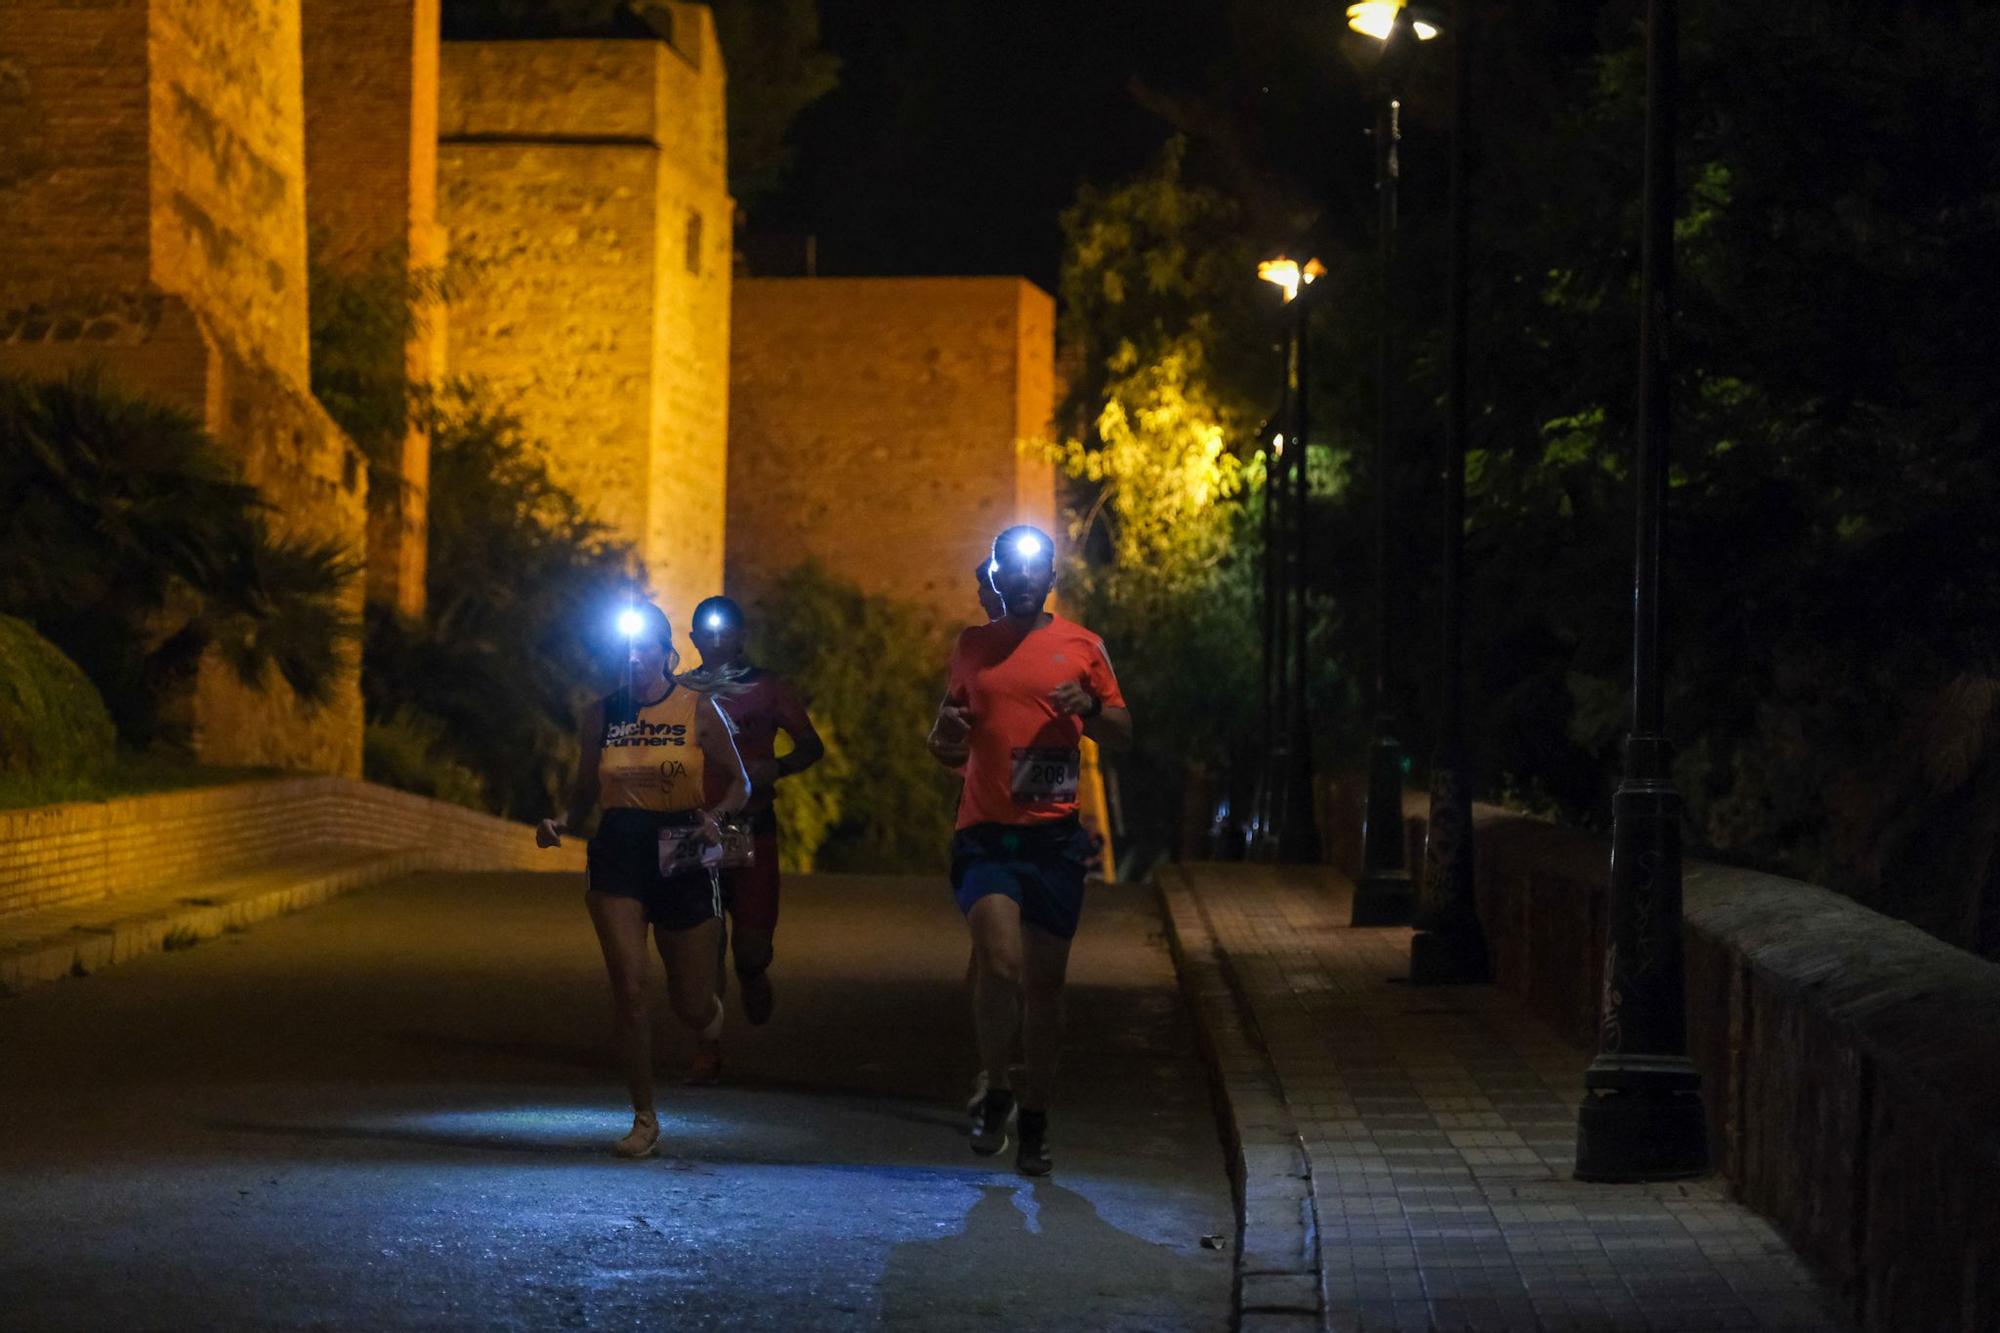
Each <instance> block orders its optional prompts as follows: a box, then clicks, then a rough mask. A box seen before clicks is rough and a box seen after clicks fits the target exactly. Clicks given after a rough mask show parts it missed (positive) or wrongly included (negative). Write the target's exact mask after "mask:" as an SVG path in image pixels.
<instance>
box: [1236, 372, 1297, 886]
mask: <svg viewBox="0 0 2000 1333" xmlns="http://www.w3.org/2000/svg"><path fill="white" fill-rule="evenodd" d="M1287 425H1288V422H1287V420H1286V414H1285V413H1284V412H1283V411H1282V410H1281V411H1280V412H1279V414H1278V415H1277V416H1275V417H1273V418H1272V419H1271V420H1269V421H1267V422H1265V423H1264V427H1263V430H1262V432H1261V433H1260V439H1259V441H1258V448H1259V450H1260V452H1261V453H1262V454H1263V455H1264V513H1263V523H1262V526H1263V537H1264V540H1263V569H1262V570H1261V575H1262V577H1261V579H1260V580H1259V583H1260V593H1259V597H1258V603H1257V630H1258V650H1259V651H1258V667H1259V676H1258V709H1257V724H1258V729H1259V732H1260V735H1259V736H1258V740H1259V741H1260V744H1259V746H1258V754H1259V756H1260V757H1259V759H1258V764H1257V774H1256V778H1255V788H1254V790H1253V791H1252V793H1251V798H1250V817H1249V819H1247V820H1246V821H1244V825H1243V834H1244V847H1243V854H1244V856H1245V857H1246V858H1248V859H1250V860H1253V861H1272V860H1276V859H1277V854H1278V848H1277V838H1276V829H1277V818H1276V813H1275V810H1276V802H1277V792H1278V788H1279V787H1280V785H1281V784H1282V778H1283V774H1284V771H1285V770H1284V763H1285V760H1284V756H1283V752H1282V750H1281V748H1280V747H1281V746H1282V745H1283V736H1284V730H1285V729H1284V724H1283V722H1282V720H1281V719H1280V718H1279V717H1278V703H1279V701H1280V700H1281V699H1283V698H1284V697H1285V651H1284V645H1285V642H1286V639H1285V632H1284V614H1283V612H1284V608H1283V605H1282V604H1283V602H1284V601H1285V599H1286V593H1285V579H1284V554H1285V550H1286V549H1287V548H1285V547H1284V546H1283V545H1282V544H1281V543H1282V541H1283V537H1282V531H1283V529H1282V527H1281V523H1280V515H1279V492H1280V491H1281V490H1282V489H1283V480H1282V478H1283V476H1284V457H1285V430H1286V428H1287Z"/></svg>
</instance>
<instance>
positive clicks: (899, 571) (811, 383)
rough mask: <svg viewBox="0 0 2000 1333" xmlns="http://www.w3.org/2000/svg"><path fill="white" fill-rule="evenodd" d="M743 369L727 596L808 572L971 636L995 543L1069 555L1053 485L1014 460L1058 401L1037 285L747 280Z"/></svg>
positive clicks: (1028, 459)
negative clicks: (1024, 530)
mask: <svg viewBox="0 0 2000 1333" xmlns="http://www.w3.org/2000/svg"><path fill="white" fill-rule="evenodd" d="M731 362H732V369H731V383H730V441H729V582H730V586H731V588H732V590H736V591H740V592H742V593H744V594H746V595H752V596H754V595H755V593H756V592H757V590H758V589H759V587H760V586H762V585H763V584H765V583H766V582H768V581H769V580H770V579H771V578H772V577H774V576H776V575H779V574H782V573H784V572H785V571H786V570H788V569H790V568H792V567H793V566H795V565H797V564H799V563H801V562H802V561H805V560H807V559H809V558H810V559H816V560H818V561H819V562H820V563H821V564H822V565H824V566H825V567H826V568H827V569H828V570H829V571H831V572H832V573H834V574H836V575H838V576H840V577H841V578H844V579H847V580H848V581H849V582H852V583H854V584H857V585H858V586H860V587H861V588H862V589H863V590H864V591H867V592H871V593H875V594H878V595H882V596H888V597H893V598H897V599H899V600H901V601H905V602H909V603H912V604H914V605H916V606H919V607H921V608H922V609H923V610H924V611H926V612H927V613H928V614H929V615H930V616H931V618H932V619H934V620H935V621H937V622H938V623H939V624H942V625H962V624H964V623H966V622H967V621H971V620H974V619H977V618H978V614H979V609H978V605H977V603H976V602H975V601H974V600H973V593H972V565H973V562H974V561H975V560H977V559H978V557H979V554H980V552H981V551H983V550H985V549H986V548H987V546H988V544H989V543H990V542H991V541H992V540H993V536H994V534H995V533H997V532H998V531H999V530H1000V529H1001V528H1003V527H1006V526H1007V525H1009V524H1011V523H1034V524H1037V525H1039V526H1041V527H1042V528H1043V530H1045V531H1047V532H1050V533H1051V534H1053V535H1055V536H1056V537H1057V538H1058V539H1060V537H1061V534H1060V533H1058V532H1056V529H1055V517H1056V497H1055V478H1054V474H1053V470H1052V469H1051V467H1050V465H1049V464H1048V462H1047V461H1046V460H1044V459H1043V458H1040V457H1038V456H1035V455H1033V454H1024V453H1022V452H1021V450H1020V449H1019V448H1018V447H1017V444H1018V442H1019V441H1022V440H1032V439H1036V438H1040V437H1045V436H1046V435H1047V434H1048V431H1049V428H1050V417H1051V414H1052V412H1053V410H1054V403H1055V302H1053V301H1052V300H1050V299H1049V296H1048V293H1046V292H1044V291H1042V290H1041V289H1040V288H1038V287H1036V286H1035V285H1034V284H1033V283H1030V282H1027V281H1026V280H1024V279H1021V278H754V279H744V280H742V281H740V282H738V283H737V285H736V336H735V342H734V346H733V349H732V353H731Z"/></svg>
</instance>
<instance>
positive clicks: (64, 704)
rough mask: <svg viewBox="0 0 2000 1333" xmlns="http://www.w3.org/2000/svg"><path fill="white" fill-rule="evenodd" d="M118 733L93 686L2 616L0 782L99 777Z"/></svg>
mask: <svg viewBox="0 0 2000 1333" xmlns="http://www.w3.org/2000/svg"><path fill="white" fill-rule="evenodd" d="M117 739H118V733H117V730H116V728H114V727H113V726H112V724H111V714H110V713H109V712H108V711H106V709H105V707H104V700H103V698H102V697H101V696H100V695H99V694H98V693H97V688H96V686H94V685H92V684H91V683H90V678H89V677H88V676H85V675H84V674H83V672H82V670H81V669H79V668H78V666H77V665H76V663H74V662H72V661H70V660H69V659H68V658H67V657H64V656H63V654H62V650H61V649H59V648H57V647H56V646H55V645H54V644H52V643H50V642H49V641H48V640H47V639H45V638H43V637H42V636H41V635H39V634H37V633H35V629H34V626H32V625H30V624H28V623H27V622H26V621H23V620H17V619H15V618H14V617H13V616H8V615H0V774H4V775H6V776H9V777H16V776H19V777H33V778H36V779H38V780H47V781H52V782H56V783H61V782H66V781H74V780H78V779H89V778H94V777H97V776H98V775H99V774H101V773H103V772H104V770H105V769H106V768H108V767H109V766H110V763H111V758H112V754H113V752H114V750H115V748H116V745H117Z"/></svg>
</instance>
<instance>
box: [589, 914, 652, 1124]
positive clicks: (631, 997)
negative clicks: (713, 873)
mask: <svg viewBox="0 0 2000 1333" xmlns="http://www.w3.org/2000/svg"><path fill="white" fill-rule="evenodd" d="M583 900H584V902H585V904H586V905H587V906H588V907H589V908H590V923H591V924H592V925H593V926H596V927H597V943H598V945H599V946H600V947H601V948H602V949H603V950H604V969H605V971H606V972H607V973H608V974H609V976H610V978H611V1005H612V1033H613V1043H614V1046H615V1048H616V1050H617V1053H618V1065H619V1068H620V1070H621V1071H622V1072H623V1073H624V1075H625V1087H626V1090H627V1091H629V1092H630V1093H631V1094H632V1112H633V1115H634V1117H635V1121H648V1122H650V1123H652V1124H653V1125H655V1126H657V1125H658V1123H659V1116H658V1113H657V1112H656V1111H655V1110H654V1108H653V1025H652V1004H653V974H652V960H651V959H650V958H648V957H647V956H646V907H645V904H643V903H641V902H640V901H639V900H638V899H636V898H621V897H619V896H618V895H616V894H611V893H600V892H598V891H597V890H595V889H593V890H591V891H589V892H587V893H585V894H584V895H583ZM636 1128H637V1126H636V1124H635V1131H636Z"/></svg>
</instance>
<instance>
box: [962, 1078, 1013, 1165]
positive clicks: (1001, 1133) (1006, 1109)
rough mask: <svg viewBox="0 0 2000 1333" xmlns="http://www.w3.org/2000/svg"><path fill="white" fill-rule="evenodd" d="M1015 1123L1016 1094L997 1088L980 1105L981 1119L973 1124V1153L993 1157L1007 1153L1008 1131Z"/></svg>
mask: <svg viewBox="0 0 2000 1333" xmlns="http://www.w3.org/2000/svg"><path fill="white" fill-rule="evenodd" d="M1013 1123H1014V1094H1013V1093H1011V1092H1008V1091H1007V1090H1006V1089H1005V1088H996V1089H995V1090H993V1091H992V1092H989V1093H987V1094H986V1100H985V1101H983V1102H981V1103H980V1104H979V1118H978V1119H976V1120H974V1121H973V1123H972V1151H974V1152H976V1153H978V1154H979V1155H980V1156H981V1157H992V1156H995V1155H996V1154H999V1153H1003V1152H1005V1151H1007V1143H1008V1139H1007V1130H1008V1129H1009V1128H1010V1127H1011V1126H1012V1125H1013Z"/></svg>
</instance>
